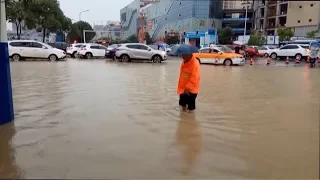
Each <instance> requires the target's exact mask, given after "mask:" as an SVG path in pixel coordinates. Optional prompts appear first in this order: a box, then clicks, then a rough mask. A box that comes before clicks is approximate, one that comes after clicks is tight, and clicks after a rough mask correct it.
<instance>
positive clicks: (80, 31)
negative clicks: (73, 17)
mask: <svg viewBox="0 0 320 180" xmlns="http://www.w3.org/2000/svg"><path fill="white" fill-rule="evenodd" d="M88 11H89V10H84V11H81V12H80V13H79V22H80V21H81V14H82V13H84V12H88ZM78 25H79V29H80V42H82V36H81V32H82V30H81V27H80V23H79V24H78ZM84 41H86V40H85V39H84Z"/></svg>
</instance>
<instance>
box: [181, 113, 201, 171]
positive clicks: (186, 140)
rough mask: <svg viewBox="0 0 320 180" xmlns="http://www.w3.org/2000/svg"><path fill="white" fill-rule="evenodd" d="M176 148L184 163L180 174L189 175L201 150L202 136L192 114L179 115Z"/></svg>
mask: <svg viewBox="0 0 320 180" xmlns="http://www.w3.org/2000/svg"><path fill="white" fill-rule="evenodd" d="M176 140H177V146H178V149H179V150H180V153H181V156H182V159H183V161H184V163H183V167H182V174H185V175H187V174H189V173H190V172H191V170H192V168H193V167H194V165H195V163H196V161H197V158H198V157H199V155H200V153H201V150H202V134H201V132H200V129H199V122H198V121H197V120H196V119H195V114H194V113H186V112H181V113H180V121H178V128H177V132H176Z"/></svg>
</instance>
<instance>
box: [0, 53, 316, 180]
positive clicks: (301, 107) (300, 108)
mask: <svg viewBox="0 0 320 180" xmlns="http://www.w3.org/2000/svg"><path fill="white" fill-rule="evenodd" d="M179 63H180V62H179V61H177V60H174V61H170V60H168V62H166V63H163V64H151V63H117V62H112V61H105V60H93V61H90V60H71V59H70V60H68V61H66V62H56V63H55V62H13V63H11V69H12V79H13V80H12V83H13V93H14V106H15V117H16V119H15V122H14V124H6V125H4V126H0V177H1V178H73V179H76V178H82V179H85V178H87V179H96V178H104V179H106V178H108V179H112V178H114V179H116V178H117V179H141V178H144V179H168V178H170V179H177V178H197V179H201V178H202V179H204V178H207V179H208V178H210V179H211V178H216V179H219V178H220V179H221V178H224V179H227V178H228V179H231V178H232V179H233V178H237V179H244V178H254V179H258V178H259V179H267V178H268V179H275V178H277V179H284V178H285V179H293V178H294V179H316V178H318V177H319V116H320V114H319V113H320V108H319V107H320V105H319V99H320V90H319V89H320V78H319V77H320V68H317V69H309V68H307V67H305V66H304V65H301V66H300V67H294V66H289V67H286V66H269V67H267V66H264V65H254V66H249V65H246V66H244V67H223V66H210V65H201V92H200V94H199V96H198V99H197V103H198V104H197V105H198V106H197V110H196V112H195V114H187V113H180V111H179V107H178V104H177V102H178V96H177V95H176V94H175V90H176V83H177V76H178V70H179Z"/></svg>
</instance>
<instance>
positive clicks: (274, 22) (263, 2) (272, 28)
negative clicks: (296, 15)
mask: <svg viewBox="0 0 320 180" xmlns="http://www.w3.org/2000/svg"><path fill="white" fill-rule="evenodd" d="M287 13H288V1H287V0H257V1H255V3H254V14H255V28H256V29H257V30H260V31H262V32H264V33H265V34H267V35H275V34H276V29H277V28H279V27H285V26H286V24H287V17H288V16H287Z"/></svg>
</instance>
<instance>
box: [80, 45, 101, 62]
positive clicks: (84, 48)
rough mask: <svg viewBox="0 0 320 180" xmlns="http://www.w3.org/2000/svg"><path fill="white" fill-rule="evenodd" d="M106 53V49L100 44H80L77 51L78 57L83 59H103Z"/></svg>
mask: <svg viewBox="0 0 320 180" xmlns="http://www.w3.org/2000/svg"><path fill="white" fill-rule="evenodd" d="M106 51H107V48H106V47H105V46H103V45H100V44H94V43H88V44H82V45H81V46H80V49H79V51H78V56H80V57H84V58H86V59H91V58H93V57H105V56H106Z"/></svg>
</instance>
